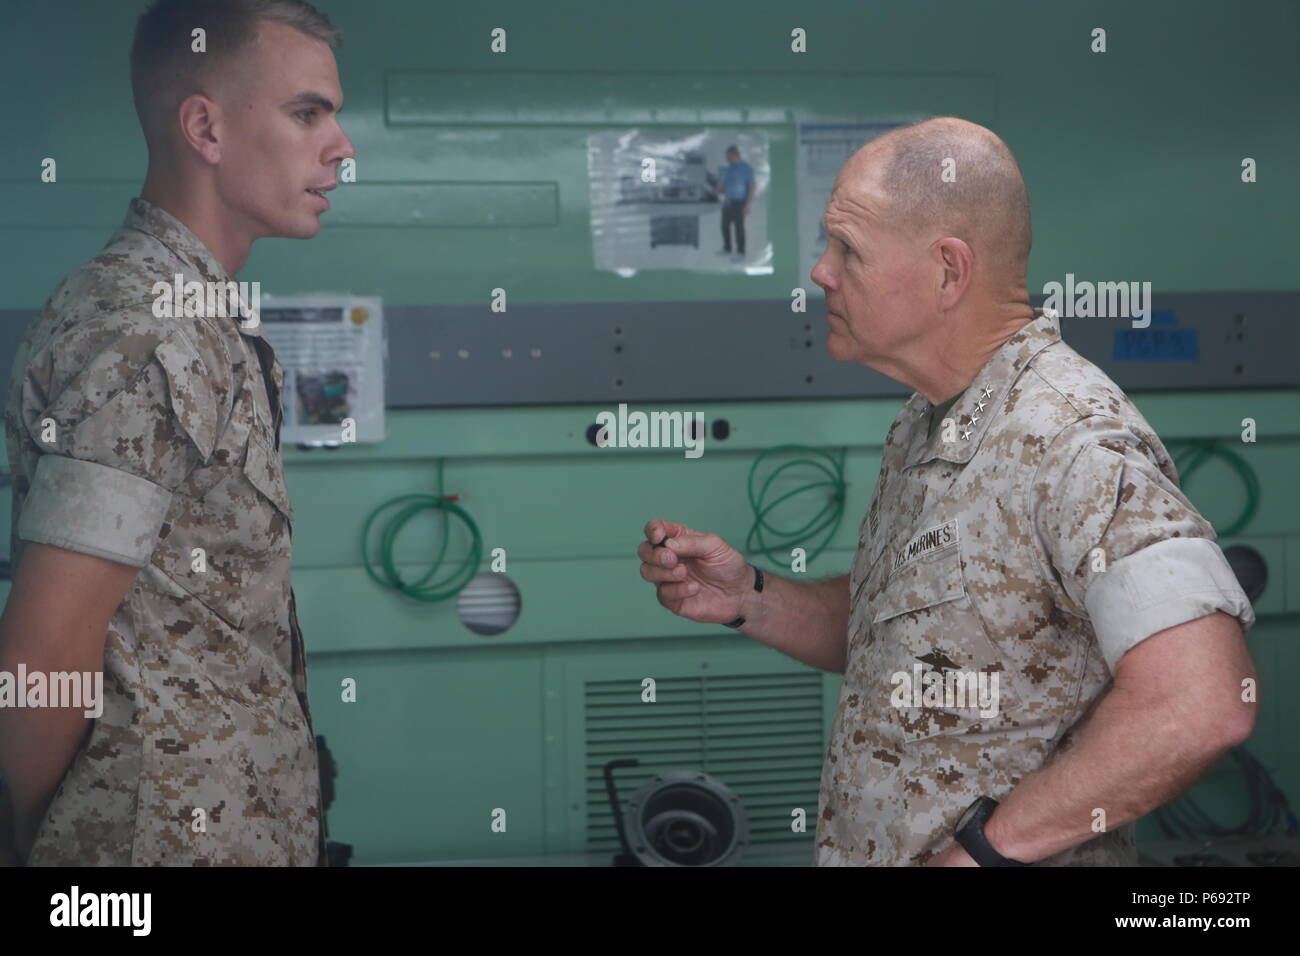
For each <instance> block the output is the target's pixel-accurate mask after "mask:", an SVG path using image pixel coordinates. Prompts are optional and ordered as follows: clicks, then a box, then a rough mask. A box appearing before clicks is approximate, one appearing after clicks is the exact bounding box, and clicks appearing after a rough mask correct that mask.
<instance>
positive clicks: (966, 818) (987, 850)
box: [953, 797, 1029, 866]
mask: <svg viewBox="0 0 1300 956" xmlns="http://www.w3.org/2000/svg"><path fill="white" fill-rule="evenodd" d="M997 805H998V802H997V801H996V800H994V799H993V798H992V797H978V798H977V799H976V800H975V802H974V803H972V804H971V805H970V806H969V807H967V808H966V809H965V811H963V813H962V815H961V816H960V817H959V818H958V820H957V828H956V830H955V831H954V833H953V835H954V836H955V837H956V838H957V842H958V843H960V844H961V848H962V849H963V850H965V851H966V852H967V853H969V854H970V855H971V858H972V859H973V860H974V861H975V862H976V863H978V864H979V865H980V866H1028V865H1029V864H1028V863H1021V862H1020V861H1019V860H1013V859H1011V858H1010V857H1006V856H1003V855H1002V854H1001V853H999V852H998V851H997V850H995V849H993V847H992V846H991V845H990V844H989V841H988V840H987V839H986V838H985V837H984V822H985V821H986V820H988V818H989V817H990V816H992V815H993V811H994V810H995V809H996V808H997Z"/></svg>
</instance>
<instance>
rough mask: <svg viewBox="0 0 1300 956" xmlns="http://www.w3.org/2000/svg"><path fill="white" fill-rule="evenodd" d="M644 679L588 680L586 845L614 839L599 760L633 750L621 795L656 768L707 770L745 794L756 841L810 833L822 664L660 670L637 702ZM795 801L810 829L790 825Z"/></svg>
mask: <svg viewBox="0 0 1300 956" xmlns="http://www.w3.org/2000/svg"><path fill="white" fill-rule="evenodd" d="M640 681H641V678H640V677H636V678H629V679H623V680H593V681H588V682H587V683H586V685H585V700H586V707H585V725H586V747H587V749H586V797H587V848H588V852H592V853H596V852H605V851H609V852H613V851H615V850H616V848H617V846H618V834H617V832H616V830H615V829H614V820H613V817H612V815H611V813H610V809H609V800H608V798H607V797H606V794H605V782H604V777H603V775H602V769H603V767H604V766H605V764H606V762H608V761H610V760H616V759H624V758H633V757H635V758H636V759H638V760H640V761H641V765H640V766H639V767H632V768H626V769H622V770H618V771H615V776H614V779H615V780H616V781H617V782H618V787H619V798H620V800H622V801H623V802H624V803H626V801H627V799H628V798H629V797H630V796H631V795H632V794H633V793H634V792H635V791H636V789H637V787H639V786H640V785H641V784H642V783H644V782H645V781H646V780H648V779H650V778H651V777H653V776H654V775H655V774H657V773H662V772H665V771H669V770H703V771H704V772H705V773H708V774H711V775H713V776H715V777H717V778H718V779H719V780H721V781H722V782H723V783H725V784H726V785H727V786H728V787H730V788H731V789H732V790H733V791H734V792H735V793H736V795H737V796H739V797H740V799H741V801H742V802H743V803H744V805H745V813H746V814H747V815H748V817H749V827H750V843H751V844H752V845H772V844H779V843H789V842H790V841H799V840H808V839H810V838H811V834H812V833H813V832H814V831H815V829H816V818H817V793H818V787H819V784H820V780H821V768H822V759H823V756H824V750H825V743H824V741H823V737H822V678H821V676H820V675H819V674H816V673H809V674H752V675H749V674H739V675H737V674H730V675H710V676H701V677H680V678H659V679H656V688H655V696H656V702H655V703H642V702H641V699H640V694H639V692H638V688H639V687H640ZM629 688H630V689H629ZM795 807H802V808H803V809H804V810H805V811H806V812H807V827H808V832H807V833H794V832H792V831H791V829H790V822H791V816H790V811H791V810H793V809H794V808H795Z"/></svg>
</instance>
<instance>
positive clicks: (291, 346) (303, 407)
mask: <svg viewBox="0 0 1300 956" xmlns="http://www.w3.org/2000/svg"><path fill="white" fill-rule="evenodd" d="M260 314H261V322H262V334H263V335H264V336H265V337H266V340H267V341H268V342H270V343H271V347H272V348H273V349H275V355H276V358H277V359H279V361H280V365H281V366H282V367H283V368H284V393H283V399H284V423H283V425H282V427H281V433H280V435H281V439H280V440H281V443H282V444H288V443H293V444H305V445H338V444H342V443H344V442H347V441H348V440H349V438H352V437H353V431H352V430H350V429H348V427H347V426H348V423H349V422H351V423H352V424H354V425H355V435H354V437H355V441H358V442H379V441H383V440H384V363H385V360H386V359H387V347H386V340H385V336H384V306H383V300H382V299H379V298H364V297H360V296H350V295H301V296H272V295H263V296H262V308H261V312H260Z"/></svg>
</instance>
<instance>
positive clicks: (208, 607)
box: [5, 199, 324, 866]
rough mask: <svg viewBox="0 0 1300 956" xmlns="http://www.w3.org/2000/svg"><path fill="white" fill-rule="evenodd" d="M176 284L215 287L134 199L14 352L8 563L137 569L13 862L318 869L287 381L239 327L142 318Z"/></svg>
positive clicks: (204, 265)
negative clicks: (30, 555) (99, 702)
mask: <svg viewBox="0 0 1300 956" xmlns="http://www.w3.org/2000/svg"><path fill="white" fill-rule="evenodd" d="M178 274H179V275H181V276H182V277H183V279H184V281H186V282H190V281H199V282H203V283H208V282H228V281H229V278H228V277H227V276H226V274H225V272H224V271H223V269H222V267H221V266H220V264H219V263H218V262H217V261H216V260H215V258H214V257H213V256H212V254H211V253H210V252H209V251H208V250H207V249H206V248H205V247H204V246H203V244H202V243H201V242H200V241H199V240H198V239H197V238H195V236H194V235H193V234H192V233H191V232H190V231H189V230H188V229H187V228H186V227H185V226H184V225H183V224H181V223H180V222H179V221H178V220H177V219H175V218H174V217H172V216H171V215H169V214H168V213H166V212H164V211H163V210H161V209H159V208H158V207H156V206H153V205H151V204H150V203H148V202H145V201H143V200H141V199H134V200H132V202H131V206H130V210H129V213H128V215H127V218H126V222H125V223H124V225H123V227H122V228H121V229H120V230H119V231H118V232H117V233H115V234H114V235H113V237H112V238H111V239H110V240H109V243H108V245H107V246H105V248H104V249H103V251H102V252H101V253H100V254H99V255H98V256H96V257H95V258H94V259H92V260H91V261H90V262H89V263H87V264H86V265H84V266H82V267H81V268H80V269H78V270H76V271H75V272H73V273H72V274H70V275H69V276H68V277H67V278H65V279H64V280H63V282H62V283H61V284H60V285H59V287H58V289H56V290H55V292H54V295H53V296H52V297H51V298H50V300H49V302H48V303H46V305H45V308H44V309H43V310H42V312H41V313H40V315H39V316H38V317H37V318H36V320H35V322H34V323H33V324H32V326H31V328H30V329H29V330H28V333H27V336H26V338H25V339H24V341H23V344H22V346H21V347H20V348H19V351H18V355H17V358H16V360H15V365H14V372H13V377H12V380H11V383H10V389H9V401H8V409H7V413H6V416H5V429H6V433H7V439H8V449H9V461H10V465H11V468H12V470H13V485H14V487H13V509H14V521H13V528H14V533H13V541H12V545H13V549H14V550H13V552H12V553H13V554H14V557H15V560H17V558H18V555H19V550H18V549H19V548H20V547H21V542H22V541H38V542H44V543H46V544H50V545H54V546H57V547H60V548H65V549H68V550H71V551H77V552H82V553H85V554H91V555H96V556H98V557H101V558H106V559H108V560H110V561H115V562H118V563H121V564H126V565H131V566H133V567H138V568H140V573H139V575H138V576H137V577H136V579H135V581H134V583H133V584H132V586H131V588H130V590H129V591H128V592H127V594H126V597H125V599H124V600H123V602H122V604H121V605H120V606H119V607H118V608H117V610H116V611H115V612H114V614H113V617H112V620H111V623H110V624H109V630H108V634H107V639H106V643H105V649H104V710H103V715H102V717H100V718H99V719H98V720H97V721H95V722H94V724H93V726H92V729H91V731H90V734H89V736H88V737H87V738H86V740H85V741H84V742H83V744H82V746H81V747H80V749H79V750H78V752H77V754H76V756H75V758H74V759H73V762H72V764H71V766H70V767H69V768H68V770H67V773H66V774H65V775H64V777H63V780H62V782H61V783H60V785H59V787H58V790H57V792H56V793H55V795H54V798H53V801H52V802H51V804H50V807H49V810H48V812H47V814H46V816H45V818H44V820H43V822H42V824H41V826H40V828H39V830H38V832H37V834H36V842H35V844H34V846H33V848H32V851H31V854H30V856H29V857H28V864H29V865H113V866H127V865H221V864H259V865H277V864H279V865H317V864H318V863H323V862H324V839H323V835H322V826H321V810H320V782H319V777H318V771H317V757H316V747H315V737H314V736H313V733H312V729H311V714H310V710H309V709H308V704H307V676H306V668H305V662H304V652H303V643H302V634H301V631H300V630H299V627H298V618H297V613H296V608H295V605H294V597H293V591H292V590H291V588H290V584H289V562H290V535H291V518H292V514H293V512H292V509H291V508H290V506H289V495H288V491H287V489H286V487H285V483H284V473H283V470H282V466H281V462H280V452H279V444H280V441H279V427H280V408H281V406H280V390H281V388H282V386H283V382H284V378H283V373H282V371H281V368H280V365H279V363H278V362H277V361H276V360H275V355H274V353H273V352H272V350H271V348H270V346H269V344H268V343H267V342H266V341H265V340H264V339H263V338H262V336H261V330H260V327H257V326H255V325H254V323H252V322H251V321H250V322H241V321H240V320H239V319H238V318H237V317H235V316H234V315H230V316H225V317H194V318H186V317H176V318H171V317H168V318H158V317H156V315H155V308H154V305H155V300H156V299H157V298H158V294H157V293H156V291H155V283H157V282H160V281H161V282H166V283H169V284H170V283H174V282H175V276H176V275H178ZM245 325H247V326H251V327H248V328H246V327H244V326H245ZM199 811H202V812H201V813H200V812H199Z"/></svg>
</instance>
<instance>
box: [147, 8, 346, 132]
mask: <svg viewBox="0 0 1300 956" xmlns="http://www.w3.org/2000/svg"><path fill="white" fill-rule="evenodd" d="M262 21H273V22H276V23H283V24H285V25H286V26H290V27H293V28H294V29H295V30H298V31H299V32H301V33H304V34H306V35H307V36H309V37H313V38H315V39H317V40H321V41H322V42H324V43H326V44H327V45H328V46H329V47H330V48H331V49H338V48H339V47H340V46H341V45H342V43H343V37H342V34H341V33H340V32H339V30H338V29H337V28H336V27H335V26H334V24H332V23H331V22H330V19H329V17H327V16H326V15H325V14H323V13H321V12H320V11H319V10H317V9H316V8H315V7H313V6H312V5H311V4H310V3H306V2H305V0H154V2H153V3H152V4H151V5H150V6H149V8H148V9H146V10H145V12H144V13H142V14H141V15H140V17H139V19H138V20H137V21H136V25H135V40H134V41H133V42H132V44H131V94H132V97H133V98H134V100H135V111H136V115H137V116H139V118H140V126H141V127H142V128H143V129H144V133H145V138H146V139H147V140H152V139H153V137H154V136H155V135H157V134H160V133H161V132H162V128H163V127H162V126H161V125H160V124H162V123H163V122H164V121H165V117H166V115H167V113H168V112H169V111H170V109H171V107H173V106H174V105H177V104H179V103H180V102H181V100H183V99H184V98H185V97H187V96H189V95H191V94H192V93H195V92H198V80H199V76H200V75H201V73H202V72H203V71H204V70H205V69H212V68H213V67H219V66H220V65H222V64H223V63H224V62H227V61H229V59H230V58H231V57H232V56H233V55H235V54H237V53H238V52H239V51H240V50H242V49H243V48H244V47H245V46H247V45H248V44H249V43H250V42H252V40H253V38H254V37H255V36H256V35H257V26H258V24H259V23H260V22H262ZM200 27H201V28H202V29H203V31H204V34H205V36H204V46H205V50H206V52H205V53H203V54H202V55H196V54H194V53H193V52H191V49H192V44H193V42H194V39H193V35H192V33H193V31H194V30H195V29H198V28H200Z"/></svg>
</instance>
